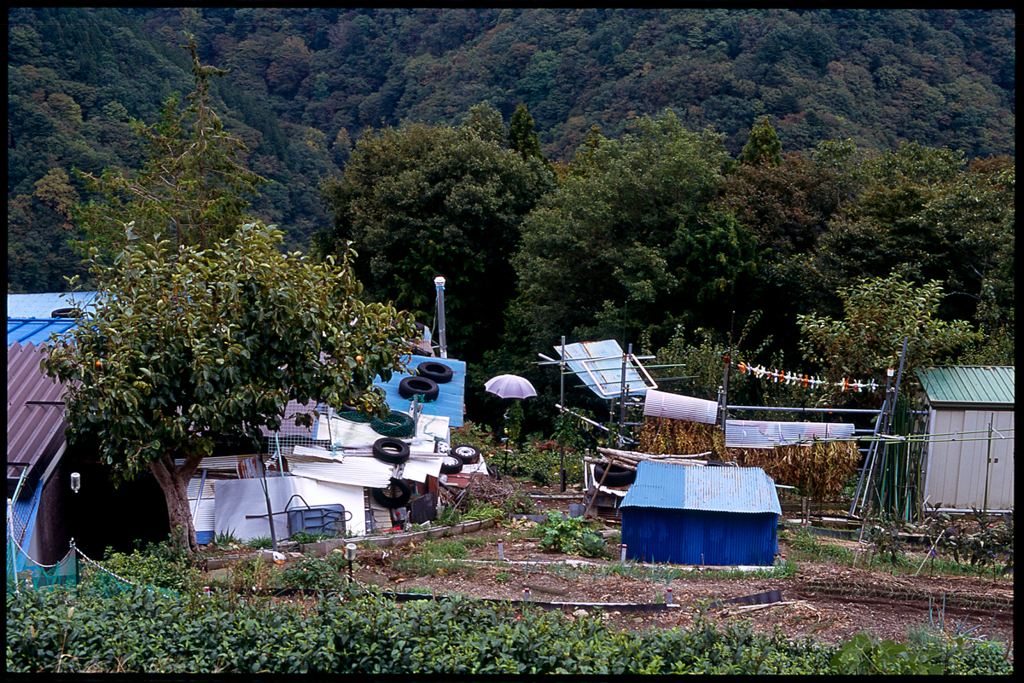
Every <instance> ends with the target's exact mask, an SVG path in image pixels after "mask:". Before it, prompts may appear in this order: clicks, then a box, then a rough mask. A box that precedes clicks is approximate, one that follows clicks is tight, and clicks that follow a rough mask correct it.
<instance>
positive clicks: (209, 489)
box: [188, 475, 213, 501]
mask: <svg viewBox="0 0 1024 683" xmlns="http://www.w3.org/2000/svg"><path fill="white" fill-rule="evenodd" d="M202 481H203V478H202V475H200V476H198V477H192V478H191V479H189V482H188V499H189V500H191V501H195V499H196V498H198V497H199V495H198V494H199V483H200V482H202ZM202 497H203V498H213V479H210V478H207V479H206V482H205V483H203V496H202Z"/></svg>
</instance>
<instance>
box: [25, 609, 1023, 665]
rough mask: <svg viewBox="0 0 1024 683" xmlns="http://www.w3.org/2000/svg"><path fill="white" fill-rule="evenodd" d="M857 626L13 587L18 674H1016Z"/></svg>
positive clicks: (996, 658) (979, 655)
mask: <svg viewBox="0 0 1024 683" xmlns="http://www.w3.org/2000/svg"><path fill="white" fill-rule="evenodd" d="M858 638H860V639H859V640H858V639H854V640H852V641H850V642H849V643H847V644H845V645H844V646H843V647H842V648H838V647H834V646H830V645H823V644H816V643H814V642H813V641H811V640H809V639H808V640H804V641H797V642H790V641H788V640H787V639H786V638H785V637H784V636H783V635H782V634H781V633H778V632H776V633H775V634H772V635H767V634H758V633H754V632H753V631H751V630H750V629H749V628H748V627H746V626H744V625H738V626H737V625H730V626H727V627H724V629H723V630H719V629H718V628H716V627H715V626H714V625H712V624H711V623H710V622H709V621H707V620H706V619H704V618H703V617H699V618H698V619H697V622H696V623H695V625H694V626H693V627H692V628H691V629H689V630H686V631H683V630H678V629H673V630H665V631H659V630H655V631H652V632H649V633H643V634H639V633H633V632H629V631H617V630H612V629H609V628H607V627H606V626H605V624H604V623H603V622H602V620H601V619H600V617H598V616H591V617H585V618H579V619H576V620H575V621H570V620H568V619H566V618H565V617H564V616H563V615H562V614H561V613H559V612H543V611H539V610H535V609H517V608H515V607H513V606H512V605H510V604H508V603H474V602H471V601H469V600H468V599H462V598H454V599H450V600H442V601H431V600H424V601H414V602H407V603H394V602H392V601H390V600H387V599H384V598H381V597H379V596H376V595H372V594H370V595H365V594H358V595H357V594H351V593H350V594H346V593H345V592H342V593H338V594H330V595H327V596H325V597H324V598H323V599H321V600H319V601H317V602H316V603H315V604H314V605H310V604H305V605H303V604H301V603H299V604H292V603H281V602H276V603H275V602H270V601H268V600H266V599H246V600H239V599H237V598H233V597H231V596H217V595H214V596H213V597H211V598H205V599H204V598H198V599H196V598H195V597H194V596H193V597H191V598H186V599H184V600H175V599H172V598H167V597H164V596H160V595H154V594H152V593H150V592H148V591H146V590H143V589H139V590H136V591H134V592H132V593H124V594H121V595H118V596H113V597H103V596H100V595H96V594H90V593H88V592H84V593H83V594H82V595H80V596H77V597H75V596H74V594H73V593H69V592H66V591H63V590H58V589H51V590H45V591H33V590H29V591H25V592H23V593H21V594H20V595H11V594H8V597H7V672H8V673H44V672H45V673H53V672H61V673H63V672H67V673H71V672H92V673H107V672H135V673H142V672H145V673H183V672H187V673H217V672H243V673H255V672H267V673H278V672H279V673H319V672H338V673H389V674H395V673H415V674H426V673H439V674H470V673H505V674H520V675H522V674H543V673H556V674H557V673H568V674H585V673H591V674H624V673H815V674H827V673H870V672H875V673H879V672H884V673H946V674H949V673H962V674H971V673H1012V664H1010V663H1008V662H1007V661H1006V660H1005V659H1004V658H1003V654H1002V651H1001V648H1000V647H997V646H995V645H990V644H988V643H984V644H974V645H965V644H963V643H962V642H960V643H938V644H935V643H932V644H927V645H922V646H921V647H919V648H917V649H914V650H913V651H912V650H908V649H906V648H904V646H902V645H897V644H893V643H889V642H888V641H887V642H886V643H882V644H876V643H872V642H871V641H869V640H868V639H866V638H863V637H860V636H859V637H858Z"/></svg>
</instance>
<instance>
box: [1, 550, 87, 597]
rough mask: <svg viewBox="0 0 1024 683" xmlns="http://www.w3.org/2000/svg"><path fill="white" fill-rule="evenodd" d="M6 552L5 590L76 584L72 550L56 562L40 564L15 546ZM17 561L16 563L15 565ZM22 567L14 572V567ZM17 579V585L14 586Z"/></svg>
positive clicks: (13, 590) (11, 591)
mask: <svg viewBox="0 0 1024 683" xmlns="http://www.w3.org/2000/svg"><path fill="white" fill-rule="evenodd" d="M10 551H11V548H10V547H8V553H7V592H8V593H13V592H15V590H20V589H22V588H51V587H53V586H65V587H67V586H70V587H74V586H75V585H77V583H76V577H77V566H76V565H77V560H76V558H75V554H74V552H69V553H68V554H67V555H65V556H64V559H62V560H61V561H60V562H58V563H57V564H53V565H42V564H39V563H38V562H36V561H34V560H33V559H32V558H31V557H29V556H28V555H27V554H26V553H24V552H23V551H22V550H21V549H20V548H18V547H17V546H15V547H14V552H13V553H12V552H10ZM15 563H17V565H15ZM15 566H21V567H23V568H22V569H21V570H20V571H17V572H15V571H14V567H15ZM15 581H17V587H15Z"/></svg>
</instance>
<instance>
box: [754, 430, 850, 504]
mask: <svg viewBox="0 0 1024 683" xmlns="http://www.w3.org/2000/svg"><path fill="white" fill-rule="evenodd" d="M859 460H860V453H859V452H858V450H857V444H856V443H855V442H853V441H822V442H816V443H813V444H811V445H810V446H777V447H775V448H774V449H745V450H744V451H743V454H742V464H743V465H744V466H745V467H760V468H761V469H763V470H764V471H765V472H766V473H767V474H768V476H769V477H771V478H772V479H774V480H775V483H777V484H783V485H785V486H796V487H798V488H799V489H800V490H801V491H802V492H803V494H804V495H806V496H809V497H810V498H812V499H814V500H819V501H822V500H829V499H834V498H837V497H838V496H839V495H840V494H841V493H842V491H843V486H845V485H846V480H847V479H848V478H849V477H850V475H851V474H853V472H854V471H855V470H856V469H857V463H858V461H859Z"/></svg>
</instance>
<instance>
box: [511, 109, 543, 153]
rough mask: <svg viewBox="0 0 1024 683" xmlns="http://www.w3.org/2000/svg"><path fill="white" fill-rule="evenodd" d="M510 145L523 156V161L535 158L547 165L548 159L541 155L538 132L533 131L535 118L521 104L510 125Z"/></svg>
mask: <svg viewBox="0 0 1024 683" xmlns="http://www.w3.org/2000/svg"><path fill="white" fill-rule="evenodd" d="M508 145H509V147H511V148H512V149H514V150H515V151H517V152H519V153H520V154H522V155H523V159H528V158H530V157H535V158H537V159H540V160H542V161H544V162H545V163H547V161H548V160H547V157H545V156H544V155H543V154H541V151H540V138H539V137H537V131H535V130H534V129H533V117H532V116H530V112H529V111H528V110H527V109H526V105H525V104H522V103H520V104H519V106H518V107H516V110H515V112H514V113H513V114H512V120H511V121H509V123H508Z"/></svg>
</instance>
